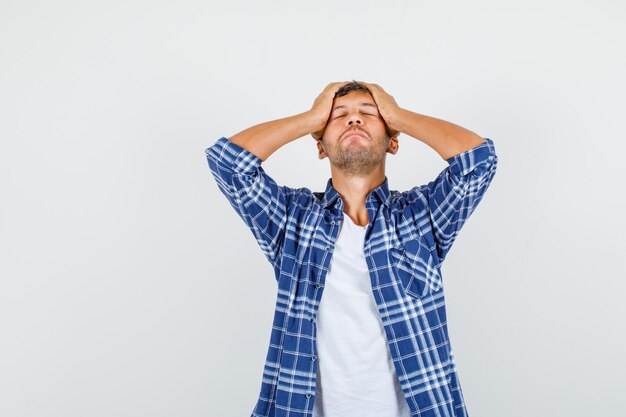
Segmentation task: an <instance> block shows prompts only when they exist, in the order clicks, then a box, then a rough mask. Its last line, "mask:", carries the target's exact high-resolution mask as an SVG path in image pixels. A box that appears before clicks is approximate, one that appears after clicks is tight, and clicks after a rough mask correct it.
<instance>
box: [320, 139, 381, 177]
mask: <svg viewBox="0 0 626 417" xmlns="http://www.w3.org/2000/svg"><path fill="white" fill-rule="evenodd" d="M362 140H369V139H358V140H356V141H353V142H352V143H350V140H348V141H341V142H340V143H339V144H338V145H337V146H331V147H330V149H326V154H327V155H328V159H329V160H330V162H331V163H332V164H333V165H334V166H335V168H337V169H338V170H340V171H342V172H343V173H344V174H345V175H346V176H355V177H363V176H366V175H367V174H369V173H370V172H371V171H372V170H373V169H374V168H376V167H377V166H378V165H380V164H381V163H382V162H383V161H384V160H385V153H386V151H387V147H388V146H389V138H386V139H385V138H381V139H379V140H376V141H374V146H373V147H368V146H367V145H366V144H364V143H359V142H361V141H362ZM329 151H330V152H329Z"/></svg>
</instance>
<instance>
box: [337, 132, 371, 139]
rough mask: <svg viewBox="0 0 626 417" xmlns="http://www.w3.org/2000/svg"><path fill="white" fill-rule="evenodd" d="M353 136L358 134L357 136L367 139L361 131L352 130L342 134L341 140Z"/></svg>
mask: <svg viewBox="0 0 626 417" xmlns="http://www.w3.org/2000/svg"><path fill="white" fill-rule="evenodd" d="M353 136H358V137H361V138H365V139H367V136H365V135H364V134H363V133H360V132H357V131H352V132H348V133H347V134H346V136H344V137H343V139H342V140H345V139H350V138H351V137H353Z"/></svg>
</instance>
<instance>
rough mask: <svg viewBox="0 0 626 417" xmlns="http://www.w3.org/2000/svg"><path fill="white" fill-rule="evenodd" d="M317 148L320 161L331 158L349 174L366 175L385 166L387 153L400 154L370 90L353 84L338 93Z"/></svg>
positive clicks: (355, 83) (395, 139) (337, 166)
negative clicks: (379, 165)
mask: <svg viewBox="0 0 626 417" xmlns="http://www.w3.org/2000/svg"><path fill="white" fill-rule="evenodd" d="M317 148H318V152H319V158H320V159H323V158H325V157H326V156H328V158H329V159H330V162H331V164H333V165H334V166H335V167H336V168H338V169H340V170H342V171H344V172H345V173H346V174H351V175H364V174H366V173H368V172H370V171H371V170H372V169H373V167H375V166H376V165H378V164H381V163H384V161H385V157H386V153H387V152H389V153H391V154H395V153H396V152H397V151H398V139H397V137H390V136H389V129H388V127H387V125H386V124H385V121H384V119H383V118H382V116H381V115H380V113H379V112H378V107H377V106H376V102H375V101H374V99H373V97H372V95H371V93H370V91H369V90H368V89H367V87H365V86H364V85H362V84H359V83H358V82H356V81H352V82H350V83H348V84H346V85H344V86H343V87H342V88H341V89H339V90H338V91H337V93H335V98H334V99H333V105H332V108H331V112H330V115H329V117H328V121H327V122H326V127H325V129H324V134H323V136H322V138H321V139H318V140H317Z"/></svg>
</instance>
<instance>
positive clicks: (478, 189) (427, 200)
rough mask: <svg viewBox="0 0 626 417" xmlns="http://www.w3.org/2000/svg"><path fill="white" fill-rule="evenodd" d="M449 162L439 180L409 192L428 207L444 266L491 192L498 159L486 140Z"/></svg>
mask: <svg viewBox="0 0 626 417" xmlns="http://www.w3.org/2000/svg"><path fill="white" fill-rule="evenodd" d="M481 139H483V138H481ZM446 162H447V163H448V167H446V168H445V169H444V170H443V171H442V172H441V173H439V175H438V176H437V178H436V179H435V180H433V181H431V182H429V183H428V184H425V185H420V186H417V187H413V188H412V189H411V190H410V191H409V196H410V197H411V199H412V200H413V201H414V203H415V204H418V205H419V206H420V207H424V206H426V207H427V212H428V216H429V219H430V224H431V226H432V230H433V236H434V240H435V243H436V249H437V255H438V257H439V262H440V263H441V262H443V260H444V259H445V257H446V255H447V253H448V251H449V250H450V247H451V246H452V243H453V242H454V240H455V239H456V237H457V235H458V234H459V231H460V230H461V228H462V227H463V225H464V224H465V222H466V221H467V219H468V218H469V216H470V215H471V214H472V213H473V212H474V210H475V209H476V207H477V206H478V203H480V201H481V200H482V198H483V195H484V194H485V192H486V191H487V188H488V187H489V184H490V183H491V181H492V179H493V177H494V176H495V173H496V167H497V165H498V157H497V155H496V151H495V147H494V144H493V141H492V140H491V139H489V138H484V139H483V141H482V143H480V144H479V145H477V146H475V147H474V148H471V149H468V150H466V151H464V152H462V153H460V154H458V155H454V156H452V157H450V158H448V159H447V160H446Z"/></svg>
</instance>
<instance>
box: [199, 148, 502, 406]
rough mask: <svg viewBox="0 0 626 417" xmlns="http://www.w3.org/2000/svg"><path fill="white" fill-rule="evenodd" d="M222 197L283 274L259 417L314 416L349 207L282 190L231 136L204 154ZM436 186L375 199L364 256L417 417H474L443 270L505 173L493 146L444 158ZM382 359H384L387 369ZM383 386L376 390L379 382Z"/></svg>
mask: <svg viewBox="0 0 626 417" xmlns="http://www.w3.org/2000/svg"><path fill="white" fill-rule="evenodd" d="M206 156H207V159H208V163H209V168H210V170H211V172H212V174H213V176H214V177H215V180H216V181H217V185H218V187H219V189H220V190H221V192H222V193H223V194H224V195H225V196H226V198H227V199H228V201H229V203H230V204H231V206H232V207H233V208H234V209H235V211H236V212H237V213H238V214H239V216H240V217H241V218H242V219H243V221H244V222H245V224H246V225H247V226H248V228H249V229H250V230H251V231H252V234H253V235H254V237H255V238H256V240H257V242H258V244H259V246H260V247H261V250H262V251H263V254H264V255H265V257H266V258H267V260H268V261H269V262H270V264H271V265H272V266H273V269H274V274H275V277H276V282H277V288H278V289H277V299H276V310H275V313H274V320H273V326H272V331H271V336H270V341H269V349H268V352H267V358H266V363H265V367H264V370H263V379H262V383H261V390H260V393H259V398H258V401H257V403H256V405H255V408H254V410H253V412H252V414H251V417H261V416H263V417H301V416H307V417H309V416H311V415H312V410H313V405H314V402H315V401H314V400H315V386H316V363H315V360H316V359H317V356H316V354H317V350H316V344H315V340H316V315H317V311H318V307H319V304H320V299H321V297H322V294H323V292H324V282H325V279H326V276H327V273H328V269H329V264H330V260H331V256H332V254H333V248H334V243H335V239H336V238H337V235H338V233H339V226H340V221H341V220H342V219H343V216H344V213H343V207H344V205H343V201H342V199H341V198H340V195H339V194H338V193H337V191H336V190H335V189H334V188H333V186H332V178H331V179H329V180H328V182H327V185H326V190H325V191H324V192H312V191H311V190H310V189H308V188H305V187H303V188H290V187H287V186H279V185H278V184H276V182H275V181H274V180H273V179H272V178H271V177H270V176H269V175H267V174H266V173H265V171H264V170H263V168H262V167H261V162H262V160H261V159H260V158H258V157H257V156H256V155H254V154H253V153H251V152H249V151H247V150H246V149H244V148H242V147H240V146H238V145H236V144H234V143H232V142H230V141H229V140H228V139H227V138H225V137H222V138H220V139H218V140H217V142H216V143H215V144H213V145H212V146H210V147H209V148H207V149H206ZM446 161H447V163H448V164H449V166H447V167H446V168H445V169H444V170H443V171H442V172H441V173H440V174H439V175H438V176H437V178H436V179H435V180H434V181H431V182H430V183H428V184H425V185H420V186H415V187H413V188H411V189H410V190H408V191H403V192H400V191H395V190H389V188H388V181H387V177H386V176H385V180H384V182H383V183H382V184H381V185H379V186H378V187H377V188H375V189H374V190H372V191H371V192H370V193H369V194H368V196H367V199H366V202H365V206H366V208H367V212H368V219H369V224H368V227H367V231H366V235H365V244H364V254H365V259H366V261H367V265H368V267H369V274H370V280H371V286H372V291H373V294H374V299H375V300H376V306H377V309H378V313H379V314H380V318H381V321H382V323H383V326H384V330H385V337H386V339H387V343H388V346H389V350H390V352H391V355H392V358H393V364H394V367H395V369H396V372H397V375H398V378H399V382H400V386H401V388H402V391H403V393H404V397H405V398H406V401H407V403H408V405H409V407H410V409H411V415H412V416H414V417H417V416H420V417H444V416H445V417H452V416H455V417H457V416H467V411H466V408H465V403H464V399H463V394H462V391H461V387H460V383H459V378H458V376H457V372H456V367H455V362H454V355H453V353H452V346H451V344H450V338H449V336H448V327H447V321H446V307H445V298H444V291H443V281H442V276H441V271H440V266H441V263H442V262H443V261H444V259H445V257H446V254H447V253H448V251H449V250H450V247H451V245H452V243H453V242H454V240H455V238H456V236H457V234H458V233H459V230H460V229H461V227H462V226H463V224H464V223H465V221H466V220H467V219H468V217H469V216H470V215H471V213H472V212H473V211H474V209H475V208H476V206H477V205H478V203H479V202H480V200H481V199H482V197H483V195H484V193H485V191H486V190H487V187H488V186H489V184H490V182H491V180H492V179H493V177H494V175H495V171H496V165H497V156H496V154H495V148H494V144H493V142H492V141H491V139H488V138H485V142H483V143H481V144H480V145H478V146H476V147H474V148H472V149H469V150H467V151H465V152H463V153H461V154H459V155H455V156H453V157H451V158H449V159H447V160H446ZM382 359H383V358H381V360H382ZM372 384H376V381H372Z"/></svg>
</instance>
